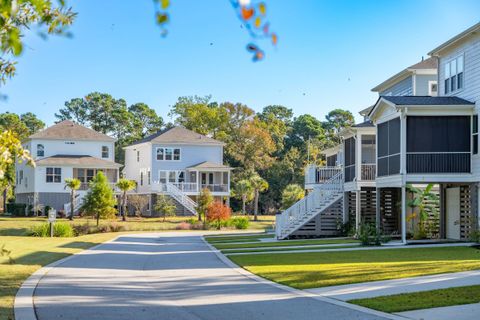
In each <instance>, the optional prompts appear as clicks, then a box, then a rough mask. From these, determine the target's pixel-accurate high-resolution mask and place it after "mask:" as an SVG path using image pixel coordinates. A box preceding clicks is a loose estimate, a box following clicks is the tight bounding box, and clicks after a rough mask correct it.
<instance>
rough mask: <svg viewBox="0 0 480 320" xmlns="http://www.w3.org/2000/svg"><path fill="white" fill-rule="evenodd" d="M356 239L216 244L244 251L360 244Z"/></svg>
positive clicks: (223, 247)
mask: <svg viewBox="0 0 480 320" xmlns="http://www.w3.org/2000/svg"><path fill="white" fill-rule="evenodd" d="M358 242H359V241H357V240H354V239H312V240H283V241H276V242H252V243H241V244H240V243H236V244H235V243H214V244H213V245H214V246H215V248H217V249H219V250H224V249H244V248H262V247H291V246H308V245H322V244H344V243H358Z"/></svg>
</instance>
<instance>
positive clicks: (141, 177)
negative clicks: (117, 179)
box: [140, 171, 143, 186]
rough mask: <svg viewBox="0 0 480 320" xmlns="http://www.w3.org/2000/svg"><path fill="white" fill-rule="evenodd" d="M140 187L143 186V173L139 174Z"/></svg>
mask: <svg viewBox="0 0 480 320" xmlns="http://www.w3.org/2000/svg"><path fill="white" fill-rule="evenodd" d="M140 185H141V186H143V171H141V172H140Z"/></svg>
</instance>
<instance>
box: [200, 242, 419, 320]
mask: <svg viewBox="0 0 480 320" xmlns="http://www.w3.org/2000/svg"><path fill="white" fill-rule="evenodd" d="M202 240H203V242H204V243H205V244H206V245H207V246H208V247H209V248H210V250H212V251H213V252H214V253H215V255H216V256H217V257H218V258H219V259H220V260H221V261H222V262H223V263H225V264H226V265H227V266H228V267H230V268H232V269H234V270H235V271H236V272H238V273H240V274H242V275H244V276H246V277H248V278H250V279H252V280H255V281H257V282H259V283H262V284H267V285H270V286H273V287H276V288H278V289H281V290H284V291H288V292H290V293H293V294H296V295H299V296H303V297H308V298H312V299H315V300H319V301H323V302H327V303H330V304H334V305H337V306H341V307H344V308H348V309H352V310H355V311H359V312H363V313H368V314H371V315H375V316H378V317H383V318H386V319H390V320H405V319H410V318H407V317H403V316H401V315H395V314H390V313H386V312H381V311H377V310H373V309H369V308H365V307H361V306H357V305H355V304H351V303H347V302H344V301H341V300H337V299H332V298H328V297H323V296H318V295H315V294H313V293H309V292H305V291H303V290H299V289H295V288H292V287H288V286H285V285H282V284H279V283H276V282H273V281H270V280H267V279H265V278H262V277H260V276H257V275H255V274H253V273H251V272H250V271H247V270H245V269H244V268H242V267H240V266H238V265H237V264H235V263H234V262H233V261H231V260H230V259H228V258H227V257H226V256H225V255H224V254H223V253H222V252H220V250H217V249H216V248H215V247H213V246H212V245H211V244H210V243H208V242H207V241H206V240H205V238H204V237H202Z"/></svg>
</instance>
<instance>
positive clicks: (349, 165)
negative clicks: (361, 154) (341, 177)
mask: <svg viewBox="0 0 480 320" xmlns="http://www.w3.org/2000/svg"><path fill="white" fill-rule="evenodd" d="M353 179H355V139H354V138H353V137H352V138H348V139H346V140H345V181H346V182H350V181H353Z"/></svg>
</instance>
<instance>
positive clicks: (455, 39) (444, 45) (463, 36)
mask: <svg viewBox="0 0 480 320" xmlns="http://www.w3.org/2000/svg"><path fill="white" fill-rule="evenodd" d="M479 32H480V22H479V23H477V24H475V25H473V26H472V27H470V28H468V29H467V30H465V31H463V32H461V33H459V34H457V35H456V36H454V37H453V38H451V39H450V40H448V41H446V42H444V43H442V44H441V45H439V46H438V47H436V48H435V49H433V50H432V51H430V52H429V53H428V54H429V55H430V56H437V57H438V56H440V55H441V52H442V51H444V50H448V49H449V48H451V47H452V46H455V45H457V44H458V43H460V42H462V41H463V40H465V39H467V38H468V37H470V36H472V35H477V34H479Z"/></svg>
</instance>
